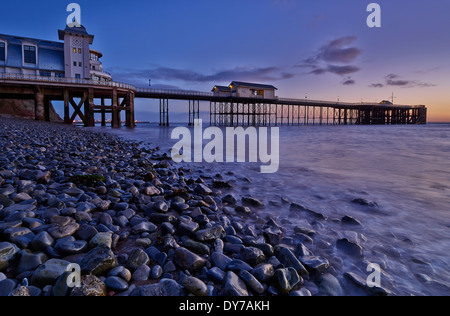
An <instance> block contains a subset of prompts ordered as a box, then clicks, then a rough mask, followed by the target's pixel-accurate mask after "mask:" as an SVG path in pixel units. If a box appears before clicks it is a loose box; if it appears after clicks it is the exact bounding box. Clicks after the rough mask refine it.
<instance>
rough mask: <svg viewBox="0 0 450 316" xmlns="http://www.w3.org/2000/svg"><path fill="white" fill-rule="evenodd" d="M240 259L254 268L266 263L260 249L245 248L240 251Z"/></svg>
mask: <svg viewBox="0 0 450 316" xmlns="http://www.w3.org/2000/svg"><path fill="white" fill-rule="evenodd" d="M241 259H242V260H244V261H245V262H247V263H248V264H250V265H252V266H256V265H258V264H260V263H263V262H265V261H266V256H265V255H264V252H263V251H262V250H261V249H258V248H255V247H246V248H244V249H242V251H241Z"/></svg>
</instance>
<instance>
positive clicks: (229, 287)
mask: <svg viewBox="0 0 450 316" xmlns="http://www.w3.org/2000/svg"><path fill="white" fill-rule="evenodd" d="M222 295H223V296H231V297H239V296H249V293H248V290H247V287H246V285H245V282H244V281H242V279H241V278H239V277H238V276H237V275H236V273H234V272H232V271H228V272H227V274H226V276H225V280H224V286H223V290H222Z"/></svg>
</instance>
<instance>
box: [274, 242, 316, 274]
mask: <svg viewBox="0 0 450 316" xmlns="http://www.w3.org/2000/svg"><path fill="white" fill-rule="evenodd" d="M275 254H276V256H277V258H278V260H280V262H281V263H282V264H283V265H284V266H285V267H286V268H294V269H295V270H296V271H297V272H298V273H299V274H300V276H302V277H306V276H308V275H309V272H308V270H306V268H305V267H304V266H303V265H302V264H301V262H300V261H299V260H298V259H297V257H296V256H295V255H294V254H293V253H292V251H291V250H290V249H289V248H286V247H283V246H277V247H275Z"/></svg>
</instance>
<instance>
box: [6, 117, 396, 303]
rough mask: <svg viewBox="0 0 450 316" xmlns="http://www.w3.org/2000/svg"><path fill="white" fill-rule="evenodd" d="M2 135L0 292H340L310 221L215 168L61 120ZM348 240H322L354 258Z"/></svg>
mask: <svg viewBox="0 0 450 316" xmlns="http://www.w3.org/2000/svg"><path fill="white" fill-rule="evenodd" d="M0 146H1V150H2V151H1V154H0V296H107V295H109V296H115V295H117V296H130V295H131V296H184V295H195V296H218V295H223V296H273V295H290V296H311V295H345V294H346V293H345V291H344V289H343V285H342V284H341V283H342V282H341V281H340V280H339V279H338V275H337V273H336V272H335V270H334V269H333V267H332V266H333V262H331V264H330V261H331V259H329V260H330V261H329V260H327V258H323V257H320V256H315V255H314V252H315V250H314V248H313V243H311V242H310V241H312V238H313V237H314V236H315V234H316V232H315V231H314V230H313V229H311V228H305V227H296V228H295V231H286V229H285V228H284V224H286V223H283V220H279V219H278V218H275V217H262V216H260V215H259V210H261V209H264V207H265V205H264V204H263V202H261V200H260V199H258V197H251V196H246V197H237V196H235V195H233V194H231V193H230V192H228V190H229V188H230V186H231V184H230V183H229V182H228V181H225V180H224V177H223V176H224V175H221V174H216V175H214V176H211V177H209V176H205V177H193V176H192V175H193V173H192V170H189V169H186V168H182V167H179V166H177V165H175V164H173V163H172V162H171V160H170V159H169V158H167V157H166V156H164V155H161V154H159V153H158V152H157V150H156V149H148V148H145V147H142V146H140V145H139V144H136V143H132V142H128V141H127V142H125V141H122V140H120V139H118V138H116V137H114V136H112V135H107V134H102V133H95V132H90V131H86V130H84V129H81V128H75V127H72V126H65V125H60V124H50V123H40V122H34V121H26V120H18V119H1V118H0ZM366 202H367V201H363V200H361V201H355V203H360V204H362V203H366ZM290 209H291V211H292V212H294V213H295V214H296V216H303V217H304V218H305V220H307V221H309V222H310V223H311V227H314V226H321V225H322V226H323V225H326V221H327V218H326V217H325V216H324V215H322V214H320V213H318V212H315V211H313V210H309V209H307V208H305V207H303V206H302V205H299V204H294V203H292V204H291V205H290ZM342 223H343V224H344V225H348V226H350V227H352V226H358V225H360V223H359V222H358V221H357V220H355V219H354V218H351V217H346V218H343V219H342ZM291 236H295V238H293V237H291ZM357 239H358V236H357V234H356V237H355V236H352V235H351V234H350V235H349V236H347V237H343V238H340V239H339V240H337V242H336V245H332V246H333V247H336V248H337V249H338V250H340V251H342V252H344V253H345V254H346V255H349V256H352V257H357V258H358V257H363V249H362V247H361V246H360V245H359V243H358V241H357ZM306 244H308V247H307V246H306ZM72 263H75V264H76V265H78V266H79V267H80V270H81V280H80V281H81V284H79V285H81V286H79V287H73V288H72V287H69V286H68V283H67V279H68V276H70V275H71V272H72V271H76V269H75V270H71V267H72V266H71V264H72ZM344 277H345V279H346V280H347V281H348V282H350V283H351V284H352V285H353V286H355V287H357V288H359V289H360V290H361V293H362V294H365V295H387V294H389V291H388V290H386V289H384V288H381V287H380V288H377V287H375V288H369V287H367V286H366V281H365V277H363V276H362V275H358V274H355V273H352V272H348V273H346V274H345V276H344Z"/></svg>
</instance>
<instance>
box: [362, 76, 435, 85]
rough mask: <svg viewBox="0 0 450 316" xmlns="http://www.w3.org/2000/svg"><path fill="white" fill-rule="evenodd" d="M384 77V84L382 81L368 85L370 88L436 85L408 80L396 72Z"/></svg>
mask: <svg viewBox="0 0 450 316" xmlns="http://www.w3.org/2000/svg"><path fill="white" fill-rule="evenodd" d="M384 79H385V84H382V83H372V84H371V85H369V87H370V88H383V87H385V86H389V87H399V88H416V87H419V88H428V87H435V86H436V85H435V84H433V83H426V82H421V81H419V80H408V79H403V78H402V77H400V76H399V75H396V74H389V75H387V76H386V77H384Z"/></svg>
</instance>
